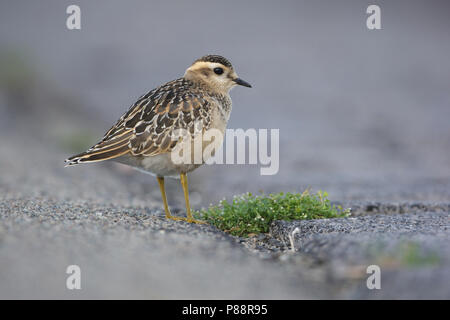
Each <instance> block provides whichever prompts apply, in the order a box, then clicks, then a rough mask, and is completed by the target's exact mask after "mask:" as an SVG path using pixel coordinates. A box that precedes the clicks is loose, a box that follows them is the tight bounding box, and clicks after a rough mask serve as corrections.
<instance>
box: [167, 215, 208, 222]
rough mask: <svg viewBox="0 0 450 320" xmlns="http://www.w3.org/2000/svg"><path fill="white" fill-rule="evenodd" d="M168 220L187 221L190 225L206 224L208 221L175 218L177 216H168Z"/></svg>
mask: <svg viewBox="0 0 450 320" xmlns="http://www.w3.org/2000/svg"><path fill="white" fill-rule="evenodd" d="M166 218H167V219H170V220H175V221H185V222H188V223H196V224H206V221H202V220H196V219H194V218H192V217H191V218H185V217H175V216H172V215H170V216H166Z"/></svg>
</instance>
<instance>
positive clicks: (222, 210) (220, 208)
mask: <svg viewBox="0 0 450 320" xmlns="http://www.w3.org/2000/svg"><path fill="white" fill-rule="evenodd" d="M327 197H328V194H327V193H326V192H322V191H318V192H317V193H316V194H311V193H310V191H309V190H305V192H303V193H302V194H300V193H289V192H287V193H283V192H281V193H278V194H268V195H264V194H262V195H258V196H255V195H252V194H251V193H246V194H243V195H240V196H235V197H234V198H233V200H232V201H231V203H229V202H228V201H226V200H222V201H220V203H219V204H218V205H216V206H211V207H209V208H208V209H202V210H200V211H196V212H195V213H194V215H195V216H196V218H198V219H202V220H205V221H207V222H208V223H210V224H212V225H214V226H216V227H217V228H219V229H221V230H224V231H226V232H229V233H231V234H232V235H236V236H248V235H249V234H253V233H261V232H268V231H269V226H270V223H271V222H272V221H274V220H302V219H305V220H309V219H323V218H339V217H345V216H348V214H349V213H350V210H349V209H347V210H343V209H342V207H340V206H334V205H331V204H330V201H329V200H328V198H327Z"/></svg>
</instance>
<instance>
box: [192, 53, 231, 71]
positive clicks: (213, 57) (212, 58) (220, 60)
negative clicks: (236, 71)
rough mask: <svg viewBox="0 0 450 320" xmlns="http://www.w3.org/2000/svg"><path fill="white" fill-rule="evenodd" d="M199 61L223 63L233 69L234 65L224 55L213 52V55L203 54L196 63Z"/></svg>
mask: <svg viewBox="0 0 450 320" xmlns="http://www.w3.org/2000/svg"><path fill="white" fill-rule="evenodd" d="M199 61H204V62H216V63H221V64H223V65H224V66H226V67H228V68H231V69H233V66H232V65H231V63H230V61H228V60H227V59H225V58H224V57H222V56H218V55H213V54H211V55H207V56H203V57H201V58H199V59H197V60H195V61H194V63H195V62H199Z"/></svg>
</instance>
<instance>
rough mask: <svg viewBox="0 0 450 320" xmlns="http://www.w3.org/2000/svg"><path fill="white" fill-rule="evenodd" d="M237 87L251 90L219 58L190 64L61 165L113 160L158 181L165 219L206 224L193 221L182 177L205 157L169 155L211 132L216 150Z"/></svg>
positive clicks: (186, 186)
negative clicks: (170, 198)
mask: <svg viewBox="0 0 450 320" xmlns="http://www.w3.org/2000/svg"><path fill="white" fill-rule="evenodd" d="M237 85H240V86H244V87H249V88H251V87H252V86H251V85H250V84H249V83H248V82H246V81H244V80H242V79H241V78H239V77H238V75H237V74H236V72H235V70H234V68H233V65H232V64H231V62H230V61H229V60H228V59H226V58H224V57H223V56H220V55H205V56H203V57H201V58H199V59H197V60H195V61H194V62H193V63H192V64H191V65H190V66H189V67H188V68H187V69H186V71H185V73H184V75H183V77H181V78H178V79H175V80H173V81H169V82H167V83H165V84H163V85H161V86H159V87H157V88H155V89H153V90H151V91H149V92H147V93H146V94H144V95H142V96H141V97H139V98H138V99H137V101H136V102H135V103H134V104H132V105H131V107H130V108H129V109H128V111H126V112H125V113H124V114H123V115H122V116H121V117H120V118H119V120H118V121H117V122H116V123H115V124H114V125H113V126H112V127H111V128H110V129H109V130H108V131H107V132H106V133H105V135H104V136H103V138H102V139H101V140H100V142H98V143H96V144H95V145H94V146H92V147H91V148H89V149H88V150H87V151H85V152H82V153H80V154H77V155H74V156H71V157H69V158H68V159H66V160H65V163H66V167H69V166H74V165H77V164H82V163H92V162H99V161H106V160H112V161H116V162H119V163H122V164H126V165H129V166H131V167H133V168H135V169H137V170H139V171H143V172H145V173H149V174H151V175H153V176H156V179H157V181H158V184H159V188H160V192H161V197H162V200H163V204H164V211H165V217H166V218H167V219H171V220H175V221H186V222H189V223H205V222H204V221H201V220H196V219H195V218H194V217H193V215H192V213H191V208H190V204H189V189H188V180H187V173H189V172H191V171H193V170H195V169H196V168H198V167H199V166H201V165H202V164H204V163H205V161H206V160H207V158H206V157H204V158H202V159H201V161H200V163H199V162H198V161H197V162H195V161H184V162H181V163H180V162H179V161H174V160H173V159H174V158H173V153H174V152H175V150H177V149H180V146H182V145H183V143H187V145H188V146H189V145H190V144H192V142H193V141H194V139H195V138H196V137H198V136H199V134H201V133H204V132H205V131H207V130H212V129H214V130H217V131H218V132H219V133H221V134H222V136H220V135H218V138H217V141H214V142H215V143H216V144H215V146H216V147H218V146H220V145H221V144H222V142H223V133H224V131H225V129H226V126H227V123H228V120H229V118H230V113H231V109H232V101H231V97H230V90H231V89H232V88H233V87H235V86H237ZM183 130H184V132H187V133H189V134H190V135H189V137H187V135H186V134H185V135H179V134H178V139H177V138H174V137H177V135H176V133H175V132H181V131H183ZM202 144H204V143H203V142H202ZM205 145H206V146H207V145H208V143H206V144H205ZM214 151H215V150H213V152H211V156H212V155H213V154H214ZM183 152H184V150H183ZM190 160H192V159H190ZM165 177H170V178H179V179H180V180H181V185H182V188H183V193H184V199H185V203H186V217H179V216H173V215H172V214H171V212H170V210H169V206H168V203H167V197H166V191H165V186H164V181H165V180H164V179H165Z"/></svg>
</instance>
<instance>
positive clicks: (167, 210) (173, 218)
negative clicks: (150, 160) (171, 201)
mask: <svg viewBox="0 0 450 320" xmlns="http://www.w3.org/2000/svg"><path fill="white" fill-rule="evenodd" d="M157 179H158V183H159V189H160V190H161V196H162V199H163V202H164V211H165V212H166V218H167V219H172V220H177V221H180V220H185V219H183V218H180V217H174V216H173V215H171V214H170V210H169V206H168V205H167V198H166V189H165V188H164V177H157Z"/></svg>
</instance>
